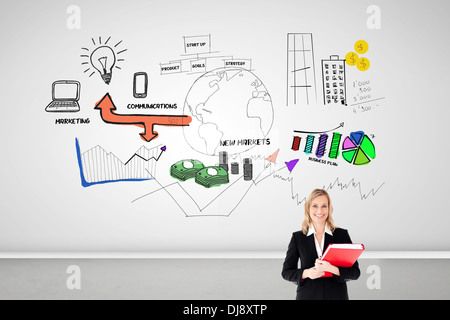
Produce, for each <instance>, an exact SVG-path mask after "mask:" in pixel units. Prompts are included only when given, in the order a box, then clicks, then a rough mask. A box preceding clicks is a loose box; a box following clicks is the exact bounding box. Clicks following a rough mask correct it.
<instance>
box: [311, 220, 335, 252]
mask: <svg viewBox="0 0 450 320" xmlns="http://www.w3.org/2000/svg"><path fill="white" fill-rule="evenodd" d="M325 233H328V234H329V235H330V236H332V235H333V233H332V232H331V230H330V228H328V224H326V225H325ZM325 233H324V234H323V237H322V241H321V243H320V244H319V241H317V238H316V230H315V229H314V226H313V225H312V223H311V226H310V227H309V230H308V234H307V235H306V236H310V235H312V234H313V235H314V243H315V245H316V251H317V256H318V257H319V259H320V258H321V257H322V254H323V250H324V248H323V246H324V244H325Z"/></svg>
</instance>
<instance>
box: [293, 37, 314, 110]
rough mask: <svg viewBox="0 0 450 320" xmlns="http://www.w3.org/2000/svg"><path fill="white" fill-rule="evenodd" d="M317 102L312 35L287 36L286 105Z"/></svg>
mask: <svg viewBox="0 0 450 320" xmlns="http://www.w3.org/2000/svg"><path fill="white" fill-rule="evenodd" d="M316 102H317V87H316V70H315V64H314V47H313V36H312V33H288V34H287V92H286V105H287V106H290V105H297V104H306V105H309V104H311V103H316Z"/></svg>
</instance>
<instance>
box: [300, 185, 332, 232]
mask: <svg viewBox="0 0 450 320" xmlns="http://www.w3.org/2000/svg"><path fill="white" fill-rule="evenodd" d="M319 196H325V197H327V199H328V217H327V221H326V222H327V224H328V228H330V230H331V232H334V230H335V229H336V228H337V227H336V226H335V225H334V221H333V217H332V214H333V206H332V205H331V198H330V195H329V194H328V192H326V191H325V190H323V189H314V190H313V191H312V192H311V193H310V194H309V196H308V197H307V198H306V201H305V218H304V220H303V223H302V231H303V233H304V234H305V235H306V234H308V230H309V227H310V226H311V223H312V220H311V217H310V215H309V208H310V206H311V202H312V201H313V199H315V198H317V197H319Z"/></svg>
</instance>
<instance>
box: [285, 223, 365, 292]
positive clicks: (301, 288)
mask: <svg viewBox="0 0 450 320" xmlns="http://www.w3.org/2000/svg"><path fill="white" fill-rule="evenodd" d="M324 235H325V242H324V250H325V249H326V248H327V246H328V245H329V244H330V243H352V241H351V240H350V236H349V234H348V232H347V230H345V229H341V228H336V229H335V230H334V232H333V235H332V236H331V235H329V234H328V233H325V234H324ZM299 259H300V268H298V260H299ZM316 259H318V256H317V251H316V246H315V244H314V234H311V235H310V236H306V235H305V234H303V232H302V231H297V232H294V233H293V234H292V238H291V242H290V243H289V247H288V250H287V252H286V259H285V260H284V263H283V270H282V272H281V275H282V276H283V278H284V279H285V280H288V281H291V282H294V283H295V284H297V297H296V299H297V300H300V299H301V300H303V299H306V300H315V299H320V300H322V299H341V300H347V299H348V292H347V284H346V282H347V281H348V280H356V279H358V278H359V276H360V274H361V272H360V270H359V265H358V261H356V262H355V264H354V265H353V266H352V267H350V268H341V267H338V268H339V273H340V276H336V275H334V274H333V277H326V278H319V279H314V280H311V279H309V278H306V279H303V280H302V274H303V271H304V270H305V269H309V268H311V267H314V264H315V261H316Z"/></svg>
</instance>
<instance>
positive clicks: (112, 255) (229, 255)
mask: <svg viewBox="0 0 450 320" xmlns="http://www.w3.org/2000/svg"><path fill="white" fill-rule="evenodd" d="M285 255H286V253H285V252H278V251H242V252H204V251H196V252H0V259H284V257H285ZM359 259H450V251H365V252H363V254H362V255H361V257H360V258H359Z"/></svg>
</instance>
